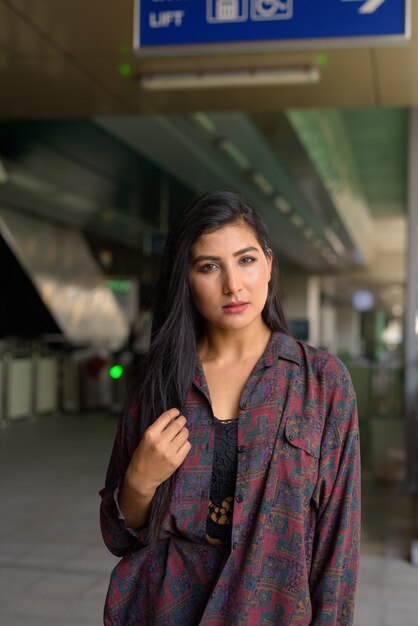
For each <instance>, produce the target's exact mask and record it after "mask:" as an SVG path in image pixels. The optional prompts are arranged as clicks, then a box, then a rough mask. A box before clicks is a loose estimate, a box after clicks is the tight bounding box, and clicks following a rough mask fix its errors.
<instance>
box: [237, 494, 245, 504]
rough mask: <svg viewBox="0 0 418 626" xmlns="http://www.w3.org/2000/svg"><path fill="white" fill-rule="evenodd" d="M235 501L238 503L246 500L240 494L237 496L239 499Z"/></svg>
mask: <svg viewBox="0 0 418 626" xmlns="http://www.w3.org/2000/svg"><path fill="white" fill-rule="evenodd" d="M235 500H236V501H237V502H242V501H243V500H244V498H243V497H242V495H241V494H240V493H239V494H238V495H237V497H236V498H235Z"/></svg>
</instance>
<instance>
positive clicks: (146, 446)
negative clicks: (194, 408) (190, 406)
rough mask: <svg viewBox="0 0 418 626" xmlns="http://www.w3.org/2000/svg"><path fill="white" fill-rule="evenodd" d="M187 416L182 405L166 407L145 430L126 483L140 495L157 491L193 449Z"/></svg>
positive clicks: (131, 463) (132, 460)
mask: <svg viewBox="0 0 418 626" xmlns="http://www.w3.org/2000/svg"><path fill="white" fill-rule="evenodd" d="M188 437H189V431H188V429H187V428H186V418H185V417H184V415H180V412H179V411H178V409H174V408H173V409H169V410H168V411H164V413H162V414H161V415H160V416H159V417H158V418H157V419H156V420H155V422H154V423H153V424H151V426H149V428H147V430H146V431H145V432H144V434H143V436H142V439H141V441H140V442H139V444H138V446H137V448H136V450H135V452H134V453H133V455H132V458H131V462H130V464H129V466H128V469H127V471H126V475H125V480H124V484H125V483H127V486H129V488H130V489H131V490H132V491H133V492H135V493H137V494H138V495H148V494H151V493H152V494H154V493H155V491H156V489H157V487H158V486H159V485H160V484H161V483H163V482H164V481H165V480H167V478H169V477H170V476H171V474H173V473H174V472H175V470H176V469H177V468H178V467H179V466H180V465H181V464H182V463H183V461H184V459H185V458H186V456H187V454H188V453H189V451H190V448H191V447H192V446H191V443H190V442H189V440H188Z"/></svg>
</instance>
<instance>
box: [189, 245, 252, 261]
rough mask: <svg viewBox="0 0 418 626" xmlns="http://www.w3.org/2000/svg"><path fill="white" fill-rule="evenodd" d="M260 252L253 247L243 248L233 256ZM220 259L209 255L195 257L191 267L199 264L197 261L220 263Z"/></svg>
mask: <svg viewBox="0 0 418 626" xmlns="http://www.w3.org/2000/svg"><path fill="white" fill-rule="evenodd" d="M251 251H253V252H260V250H259V248H256V247H254V246H248V247H247V248H243V249H242V250H238V252H234V254H233V256H240V255H241V254H245V253H246V252H251ZM220 260H221V257H220V256H210V255H206V254H204V255H201V256H197V257H196V258H195V259H193V261H192V265H195V264H196V263H199V261H220Z"/></svg>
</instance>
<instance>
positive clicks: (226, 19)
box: [134, 0, 410, 51]
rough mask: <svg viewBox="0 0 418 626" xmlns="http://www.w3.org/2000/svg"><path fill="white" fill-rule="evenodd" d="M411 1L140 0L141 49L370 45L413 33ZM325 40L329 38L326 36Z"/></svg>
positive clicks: (138, 41)
mask: <svg viewBox="0 0 418 626" xmlns="http://www.w3.org/2000/svg"><path fill="white" fill-rule="evenodd" d="M409 2H410V0H317V1H316V2H315V1H314V0H136V15H135V41H134V45H135V48H137V49H139V50H144V51H146V50H153V49H155V50H156V49H159V50H163V49H164V48H167V47H169V48H170V49H171V50H173V49H176V48H179V47H181V48H182V50H183V51H184V49H185V48H186V49H187V48H190V49H191V50H195V49H196V47H199V48H202V47H204V48H205V49H206V50H208V49H210V48H218V47H219V45H222V44H224V45H234V46H235V47H237V46H238V47H241V48H242V47H243V46H245V47H247V48H248V45H249V44H252V45H254V44H258V47H263V46H270V45H274V47H279V48H280V47H306V45H307V44H308V45H315V43H319V42H321V43H322V45H324V44H325V43H328V44H330V45H332V44H333V43H334V44H338V45H344V42H345V41H346V42H347V44H349V42H353V41H356V40H357V42H358V41H360V42H362V43H363V44H365V45H370V44H371V43H372V42H373V40H375V41H376V43H379V44H380V43H382V42H383V41H396V40H397V41H399V40H402V39H403V40H405V39H407V38H408V37H409V21H410V20H409V12H410V6H409ZM324 40H325V41H324Z"/></svg>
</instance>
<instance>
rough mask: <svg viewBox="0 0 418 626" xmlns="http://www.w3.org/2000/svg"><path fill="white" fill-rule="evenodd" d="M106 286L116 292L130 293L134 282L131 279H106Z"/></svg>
mask: <svg viewBox="0 0 418 626" xmlns="http://www.w3.org/2000/svg"><path fill="white" fill-rule="evenodd" d="M106 287H108V288H109V289H110V290H111V291H113V292H114V293H129V291H130V290H131V287H132V284H131V281H129V280H122V279H116V278H115V279H110V280H107V281H106Z"/></svg>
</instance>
